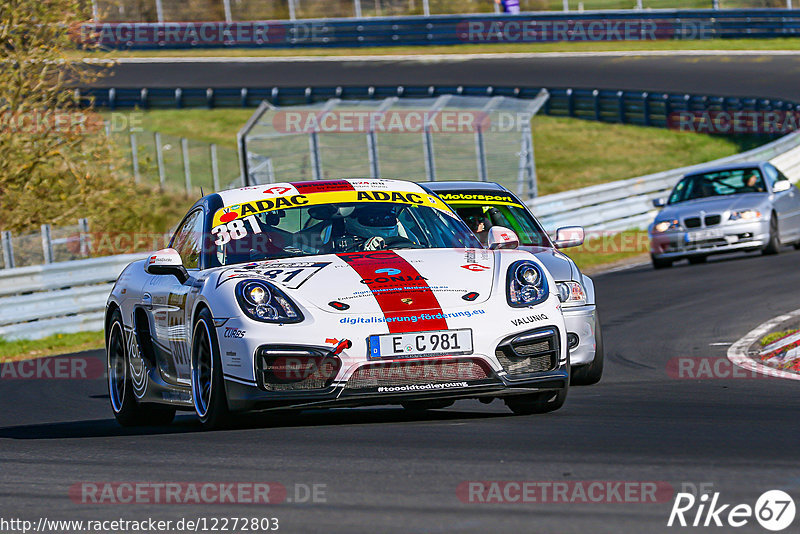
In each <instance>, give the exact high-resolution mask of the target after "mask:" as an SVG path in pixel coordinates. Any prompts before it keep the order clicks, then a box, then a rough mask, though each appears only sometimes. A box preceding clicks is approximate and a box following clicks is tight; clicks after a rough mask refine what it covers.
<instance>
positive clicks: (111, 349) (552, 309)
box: [105, 180, 570, 428]
mask: <svg viewBox="0 0 800 534" xmlns="http://www.w3.org/2000/svg"><path fill="white" fill-rule="evenodd" d="M517 245H518V238H517V236H516V235H515V234H514V232H513V231H511V230H509V229H508V228H503V227H501V226H495V227H492V229H491V231H490V235H489V238H488V246H489V248H488V249H487V248H483V247H481V244H480V242H478V240H477V239H476V237H475V236H474V235H473V233H472V232H471V231H470V230H469V228H468V227H467V226H466V225H465V224H464V223H463V222H462V221H461V220H460V219H459V218H458V216H457V215H455V214H454V213H453V212H452V211H451V209H450V208H449V207H448V206H447V205H446V204H445V203H444V202H442V201H441V199H439V197H437V196H436V194H434V193H432V192H431V191H429V190H428V189H426V188H425V187H423V186H421V185H418V184H414V183H410V182H403V181H395V180H330V181H314V182H300V183H284V184H271V185H263V186H254V187H245V188H241V189H234V190H230V191H223V192H220V193H214V194H211V195H207V196H205V197H203V198H201V199H200V200H198V201H197V202H196V203H195V205H194V206H192V208H191V209H190V210H189V212H188V214H187V215H186V216H185V217H184V219H183V221H182V222H181V223H180V225H179V226H178V229H177V231H176V232H175V235H174V236H173V237H172V240H171V242H170V248H167V249H164V250H161V251H158V252H156V253H154V254H152V255H151V256H150V257H149V258H147V259H146V260H142V261H137V262H134V263H132V264H130V265H129V266H128V267H126V269H125V270H124V271H123V273H122V274H121V275H120V277H119V279H118V280H117V283H116V285H115V286H114V289H113V290H112V292H111V295H110V297H109V299H108V304H107V309H106V321H105V324H106V347H107V354H108V387H109V397H110V400H111V407H112V409H113V411H114V415H115V417H116V419H117V420H118V421H119V422H120V423H121V424H123V425H142V424H166V423H169V422H170V421H171V420H172V418H173V417H174V415H175V411H176V410H193V411H195V412H196V414H197V416H198V417H199V419H200V421H201V423H202V424H203V426H205V427H208V428H211V427H218V426H222V425H224V424H225V423H226V421H228V420H229V416H230V414H231V413H232V412H240V411H249V410H270V409H286V408H291V409H295V410H297V409H305V408H309V409H310V408H324V407H336V406H358V405H374V404H401V405H403V406H404V407H406V408H409V409H430V408H442V407H446V406H448V405H450V404H452V403H453V402H454V401H455V400H456V399H464V398H476V399H480V400H481V401H483V402H487V403H488V402H491V401H492V400H493V399H494V398H502V399H503V400H504V401H505V403H506V404H507V405H508V407H509V408H510V409H511V410H512V411H514V412H515V413H520V414H528V413H542V412H549V411H552V410H555V409H558V408H560V407H561V406H562V405H563V403H564V400H565V398H566V394H567V390H568V387H569V373H570V370H569V358H568V353H567V339H566V336H567V330H566V328H565V324H564V318H563V315H562V313H561V306H560V300H559V294H558V288H557V286H556V284H555V282H554V280H553V279H552V276H551V275H550V274H549V273H548V272H547V270H546V269H544V268H543V267H542V264H541V263H540V262H539V260H537V259H536V258H535V257H534V256H533V255H532V254H530V253H528V252H524V251H522V250H513V249H515V248H516V247H517Z"/></svg>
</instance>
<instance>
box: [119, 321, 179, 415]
mask: <svg viewBox="0 0 800 534" xmlns="http://www.w3.org/2000/svg"><path fill="white" fill-rule="evenodd" d="M109 324H110V326H109V329H108V334H107V336H108V337H107V340H106V355H107V369H106V370H107V372H108V398H109V400H110V401H111V409H112V410H113V412H114V417H115V418H116V420H117V422H118V423H119V424H120V425H122V426H145V425H152V426H161V425H168V424H170V423H171V422H172V420H173V419H174V418H175V408H171V407H169V406H158V405H148V404H139V402H138V401H137V400H136V396H135V395H134V393H133V383H132V382H131V373H130V355H129V354H128V345H127V344H126V343H125V334H124V332H125V329H124V327H123V325H122V314H121V313H120V312H119V310H115V311H114V313H113V314H112V316H111V322H110V323H109Z"/></svg>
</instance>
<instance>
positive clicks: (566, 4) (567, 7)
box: [561, 0, 569, 12]
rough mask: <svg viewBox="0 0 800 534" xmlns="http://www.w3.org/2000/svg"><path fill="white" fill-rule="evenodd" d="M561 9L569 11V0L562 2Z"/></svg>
mask: <svg viewBox="0 0 800 534" xmlns="http://www.w3.org/2000/svg"><path fill="white" fill-rule="evenodd" d="M561 8H562V9H563V10H564V11H565V12H566V11H569V0H562V1H561Z"/></svg>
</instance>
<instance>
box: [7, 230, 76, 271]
mask: <svg viewBox="0 0 800 534" xmlns="http://www.w3.org/2000/svg"><path fill="white" fill-rule="evenodd" d="M0 248H2V258H1V259H2V265H0V267H2V268H3V269H12V268H14V267H27V266H29V265H41V264H48V263H56V262H62V261H72V260H79V259H82V258H88V257H89V255H90V253H91V236H90V234H89V222H88V221H87V220H86V219H80V220H79V221H78V223H77V224H75V225H70V226H58V227H52V226H50V225H49V224H43V225H42V227H41V231H40V232H38V233H28V234H22V235H14V234H12V233H11V232H9V231H0Z"/></svg>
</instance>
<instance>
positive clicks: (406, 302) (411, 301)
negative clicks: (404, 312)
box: [400, 297, 414, 305]
mask: <svg viewBox="0 0 800 534" xmlns="http://www.w3.org/2000/svg"><path fill="white" fill-rule="evenodd" d="M400 302H402V303H403V304H409V305H411V304H413V303H414V299H410V298H408V297H406V298H402V299H400Z"/></svg>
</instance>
